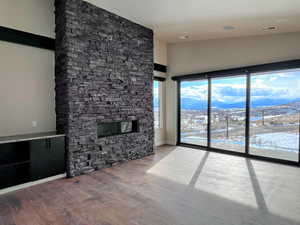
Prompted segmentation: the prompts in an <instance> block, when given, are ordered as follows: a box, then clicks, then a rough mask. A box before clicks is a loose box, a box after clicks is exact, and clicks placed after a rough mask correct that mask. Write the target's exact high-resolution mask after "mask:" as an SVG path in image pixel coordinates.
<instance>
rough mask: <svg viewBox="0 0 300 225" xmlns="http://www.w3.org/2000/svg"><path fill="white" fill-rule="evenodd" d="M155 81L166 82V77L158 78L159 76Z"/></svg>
mask: <svg viewBox="0 0 300 225" xmlns="http://www.w3.org/2000/svg"><path fill="white" fill-rule="evenodd" d="M154 80H157V81H165V80H166V78H164V77H157V76H155V77H154Z"/></svg>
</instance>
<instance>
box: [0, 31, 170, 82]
mask: <svg viewBox="0 0 300 225" xmlns="http://www.w3.org/2000/svg"><path fill="white" fill-rule="evenodd" d="M0 40H1V41H7V42H11V43H15V44H22V45H27V46H31V47H37V48H42V49H48V50H53V51H55V39H54V38H49V37H45V36H41V35H37V34H32V33H29V32H24V31H20V30H15V29H12V28H8V27H3V26H0ZM154 70H156V71H158V72H162V73H166V72H167V66H165V65H161V64H158V63H154ZM159 79H160V78H158V79H157V80H159ZM162 79H164V78H162ZM160 81H165V79H164V80H160Z"/></svg>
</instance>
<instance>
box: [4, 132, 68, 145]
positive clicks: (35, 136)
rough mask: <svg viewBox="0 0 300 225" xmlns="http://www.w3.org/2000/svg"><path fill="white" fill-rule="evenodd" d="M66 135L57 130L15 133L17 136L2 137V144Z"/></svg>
mask: <svg viewBox="0 0 300 225" xmlns="http://www.w3.org/2000/svg"><path fill="white" fill-rule="evenodd" d="M64 136H66V135H65V134H58V133H57V132H56V131H53V132H45V133H35V134H24V135H15V136H7V137H0V144H8V143H14V142H21V141H31V140H39V139H48V138H56V137H64Z"/></svg>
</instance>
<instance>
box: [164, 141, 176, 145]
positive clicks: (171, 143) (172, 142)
mask: <svg viewBox="0 0 300 225" xmlns="http://www.w3.org/2000/svg"><path fill="white" fill-rule="evenodd" d="M165 144H167V145H176V142H174V141H171V140H166V141H165Z"/></svg>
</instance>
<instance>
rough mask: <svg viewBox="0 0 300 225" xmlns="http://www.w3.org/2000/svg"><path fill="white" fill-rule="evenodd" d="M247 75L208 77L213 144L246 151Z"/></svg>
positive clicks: (219, 147)
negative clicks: (209, 80)
mask: <svg viewBox="0 0 300 225" xmlns="http://www.w3.org/2000/svg"><path fill="white" fill-rule="evenodd" d="M246 87H247V78H246V76H238V77H227V78H214V79H211V128H210V137H211V140H210V146H211V147H212V148H218V149H224V150H230V151H235V152H243V153H244V152H245V113H246Z"/></svg>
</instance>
